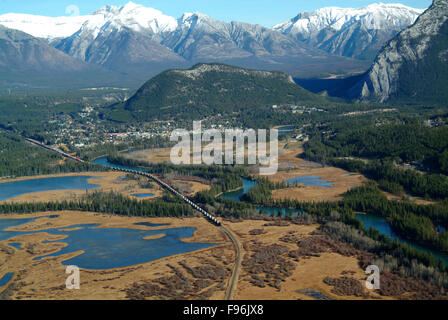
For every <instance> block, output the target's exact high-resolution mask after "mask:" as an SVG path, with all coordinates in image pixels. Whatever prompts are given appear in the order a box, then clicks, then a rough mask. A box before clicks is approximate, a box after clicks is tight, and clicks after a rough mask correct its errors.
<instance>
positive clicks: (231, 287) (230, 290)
mask: <svg viewBox="0 0 448 320" xmlns="http://www.w3.org/2000/svg"><path fill="white" fill-rule="evenodd" d="M26 141H28V142H30V143H32V144H34V145H37V146H39V147H42V148H44V149H47V150H49V151H53V152H57V153H59V154H60V155H62V156H63V157H65V158H69V159H72V160H74V161H77V162H85V161H83V160H81V159H79V158H77V157H74V156H72V155H69V154H67V153H65V152H63V151H61V150H59V149H57V148H52V147H50V146H47V145H45V144H43V143H41V142H39V141H36V140H33V139H29V138H26ZM105 167H106V168H109V169H112V170H114V171H120V172H125V173H130V174H135V175H139V176H143V177H147V178H149V179H152V180H154V181H155V182H156V183H157V184H159V185H160V186H161V187H162V188H164V189H165V190H167V191H169V192H171V193H172V194H174V195H175V196H178V197H180V198H181V199H182V200H183V201H184V202H186V203H187V204H189V205H190V206H191V207H192V208H193V209H194V210H197V211H199V212H200V213H201V214H202V216H203V217H204V218H205V219H207V221H209V222H210V223H212V224H213V225H215V226H217V227H219V228H220V230H221V231H223V232H224V233H225V234H226V235H227V236H228V237H229V238H230V240H231V241H232V243H233V246H234V248H235V265H234V267H233V271H232V275H231V277H230V279H229V283H228V286H227V290H226V296H225V299H226V300H233V299H234V297H235V291H236V287H237V284H238V279H239V274H240V269H241V262H242V256H241V251H242V250H241V244H240V242H239V240H238V238H237V237H236V236H235V234H234V233H233V232H232V231H231V230H230V229H228V228H227V227H225V226H223V225H222V223H221V222H220V221H219V220H218V219H217V218H216V217H215V216H214V215H212V214H210V213H209V212H207V211H206V210H204V209H202V208H201V207H200V206H199V205H197V204H196V203H194V202H193V201H191V199H189V198H188V197H186V196H184V195H183V194H181V193H180V192H179V191H177V190H176V189H174V188H173V187H171V186H170V185H168V184H167V183H165V182H163V181H162V180H160V179H159V178H157V177H156V176H154V175H152V174H150V173H149V172H145V171H138V170H132V169H126V168H119V167H109V166H105Z"/></svg>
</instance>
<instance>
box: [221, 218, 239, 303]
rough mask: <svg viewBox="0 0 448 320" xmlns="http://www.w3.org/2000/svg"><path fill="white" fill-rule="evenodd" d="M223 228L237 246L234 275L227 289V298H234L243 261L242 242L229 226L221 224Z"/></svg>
mask: <svg viewBox="0 0 448 320" xmlns="http://www.w3.org/2000/svg"><path fill="white" fill-rule="evenodd" d="M221 230H222V231H223V232H224V233H225V234H227V235H228V236H229V238H230V239H231V240H232V242H233V246H234V247H235V265H234V266H233V271H232V275H231V277H230V279H229V284H228V285H227V290H226V297H225V299H226V300H234V299H235V291H236V287H237V285H238V279H239V277H240V269H241V262H242V259H243V257H242V252H241V251H242V250H241V244H240V241H239V240H238V238H237V237H236V236H235V235H234V233H233V232H232V231H230V230H229V229H228V228H226V227H224V226H221Z"/></svg>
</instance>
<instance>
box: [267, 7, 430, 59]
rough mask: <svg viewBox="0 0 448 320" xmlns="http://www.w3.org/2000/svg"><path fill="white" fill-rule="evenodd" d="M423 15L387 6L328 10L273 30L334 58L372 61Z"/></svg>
mask: <svg viewBox="0 0 448 320" xmlns="http://www.w3.org/2000/svg"><path fill="white" fill-rule="evenodd" d="M423 11H424V10H421V9H415V8H411V7H407V6H405V5H402V4H384V3H373V4H371V5H368V6H366V7H362V8H339V7H327V8H321V9H318V10H315V11H313V12H303V13H299V14H298V15H297V16H296V17H295V18H293V19H291V20H289V21H286V22H283V23H280V24H278V25H276V26H274V27H273V29H274V30H277V31H280V32H282V33H283V34H285V35H289V36H292V37H294V38H296V39H297V40H300V41H303V42H305V43H307V44H309V45H312V46H314V47H317V48H319V49H322V50H325V51H327V52H329V53H332V54H338V55H342V56H346V57H353V58H357V59H363V60H372V59H373V58H374V57H375V56H376V54H377V53H378V51H379V49H381V47H382V46H383V45H384V44H385V43H386V42H387V41H388V40H389V39H391V38H392V37H394V36H395V35H396V34H397V33H398V32H400V31H401V30H403V29H405V28H407V27H408V26H410V25H412V24H413V23H414V22H415V20H416V19H417V17H418V16H419V15H420V14H422V13H423Z"/></svg>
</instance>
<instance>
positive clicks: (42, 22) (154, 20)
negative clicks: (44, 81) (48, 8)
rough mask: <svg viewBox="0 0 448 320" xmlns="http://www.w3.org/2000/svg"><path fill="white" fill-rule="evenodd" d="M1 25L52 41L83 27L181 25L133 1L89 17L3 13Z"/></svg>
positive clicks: (157, 29) (140, 28) (149, 28)
mask: <svg viewBox="0 0 448 320" xmlns="http://www.w3.org/2000/svg"><path fill="white" fill-rule="evenodd" d="M0 24H1V25H4V26H5V27H7V28H10V29H16V30H20V31H23V32H26V33H28V34H30V35H32V36H33V37H37V38H45V39H49V40H52V39H56V38H67V37H70V36H71V35H73V34H74V33H76V32H78V31H79V30H80V29H81V28H83V29H87V30H89V31H90V32H92V34H94V35H95V36H97V35H98V34H99V33H100V32H102V31H104V30H107V29H111V28H115V29H120V28H122V27H127V28H129V29H131V30H134V31H138V32H143V31H148V32H152V33H159V32H163V31H173V30H174V29H175V28H176V27H177V20H176V19H175V18H173V17H170V16H167V15H164V14H163V13H162V12H160V11H158V10H155V9H152V8H146V7H144V6H141V5H138V4H135V3H133V2H129V3H127V4H126V5H125V6H105V7H103V8H101V9H99V10H97V11H95V12H93V13H92V14H90V15H85V16H67V17H45V16H36V15H30V14H17V13H7V14H3V15H0Z"/></svg>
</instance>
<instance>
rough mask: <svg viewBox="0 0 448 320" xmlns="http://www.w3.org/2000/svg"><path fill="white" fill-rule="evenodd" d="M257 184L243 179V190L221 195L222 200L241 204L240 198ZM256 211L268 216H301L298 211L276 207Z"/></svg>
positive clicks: (258, 208) (261, 208) (260, 208)
mask: <svg viewBox="0 0 448 320" xmlns="http://www.w3.org/2000/svg"><path fill="white" fill-rule="evenodd" d="M257 184H258V182H256V181H252V180H248V179H244V178H243V188H241V189H239V190H236V191H230V192H226V193H224V194H222V195H221V197H222V198H225V199H231V200H234V201H238V202H241V197H242V196H243V195H244V194H246V193H247V192H248V191H249V190H250V189H252V188H253V187H254V186H256V185H257ZM256 209H257V211H258V212H259V213H262V214H267V215H269V216H275V217H278V216H297V215H299V214H301V211H300V210H296V209H287V208H276V207H256Z"/></svg>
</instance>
